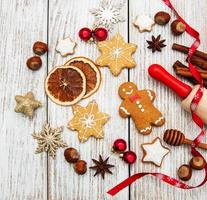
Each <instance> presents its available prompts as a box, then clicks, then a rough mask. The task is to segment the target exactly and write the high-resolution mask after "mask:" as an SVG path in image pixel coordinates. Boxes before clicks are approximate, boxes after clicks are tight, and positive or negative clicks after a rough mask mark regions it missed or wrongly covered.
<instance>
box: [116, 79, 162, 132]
mask: <svg viewBox="0 0 207 200" xmlns="http://www.w3.org/2000/svg"><path fill="white" fill-rule="evenodd" d="M119 96H120V97H121V98H122V99H123V101H122V103H121V105H120V107H119V114H120V116H121V117H123V118H126V117H131V118H132V119H133V121H134V123H135V126H136V128H137V129H138V131H139V132H140V133H141V134H143V135H148V134H150V133H151V131H152V125H154V126H162V125H163V124H164V123H165V119H164V117H163V116H162V113H161V112H160V111H159V110H158V109H157V108H155V107H154V105H153V101H154V99H155V93H154V92H153V91H152V90H138V88H137V86H136V85H135V84H134V83H133V82H126V83H123V84H122V85H121V86H120V87H119Z"/></svg>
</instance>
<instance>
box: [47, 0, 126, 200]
mask: <svg viewBox="0 0 207 200" xmlns="http://www.w3.org/2000/svg"><path fill="white" fill-rule="evenodd" d="M116 2H118V1H116ZM98 5H99V1H93V0H86V1H84V3H83V1H67V0H64V1H51V2H50V5H49V15H50V21H49V46H50V50H51V54H50V55H49V69H52V68H53V67H54V66H55V65H61V64H63V63H65V61H66V60H67V59H69V58H71V57H72V56H68V57H67V58H62V57H61V56H60V54H58V53H57V52H55V47H56V43H57V41H58V39H62V38H64V37H67V36H68V35H69V36H71V37H72V38H73V39H74V40H75V41H76V42H77V43H78V45H77V48H76V50H75V54H74V56H79V55H84V56H86V57H89V58H91V59H92V60H95V59H96V58H97V56H98V55H99V52H98V50H97V48H96V45H95V44H89V43H85V42H83V41H81V40H80V39H79V37H78V31H79V30H80V28H82V27H85V26H86V27H92V23H93V20H94V18H93V16H92V15H91V14H90V13H89V9H92V8H94V7H95V8H96V7H98ZM123 16H125V18H126V21H125V22H124V23H121V24H120V25H118V26H114V27H115V29H114V31H113V32H112V33H111V35H114V34H115V33H116V32H117V31H120V32H121V33H122V35H123V36H124V37H125V39H127V4H125V7H124V9H123ZM101 73H102V84H101V87H100V89H99V90H98V92H97V93H96V94H94V95H93V96H91V97H90V98H87V99H85V100H83V101H81V102H80V104H81V105H83V106H86V105H87V104H88V103H89V102H90V101H91V100H93V99H95V100H96V102H97V103H98V105H99V108H100V110H101V111H102V112H105V113H108V114H110V117H111V118H110V120H109V122H108V123H106V125H105V126H104V132H105V138H104V139H101V140H97V139H95V138H90V139H89V140H88V141H87V142H85V143H83V144H82V143H80V142H79V141H78V137H77V132H74V131H70V130H68V129H67V128H65V130H64V137H65V141H66V142H67V143H68V145H69V146H73V147H75V148H77V149H78V150H79V151H80V154H81V159H83V160H86V161H87V163H88V167H89V166H91V165H93V163H92V161H91V158H94V159H98V157H99V154H101V155H103V157H105V158H106V157H108V156H110V162H111V163H112V164H114V165H115V166H119V167H116V168H114V169H112V171H113V175H107V176H106V178H105V180H102V178H101V177H100V176H96V177H93V174H94V173H95V172H94V171H92V170H89V169H88V172H87V174H86V175H84V176H78V175H77V174H76V173H75V172H74V170H73V166H72V165H70V164H68V163H67V162H66V161H65V159H64V157H63V150H60V151H58V154H57V159H56V160H55V161H53V160H49V174H50V176H49V178H50V180H49V199H52V200H60V199H70V200H85V199H108V198H109V196H108V195H107V194H106V191H107V189H109V188H110V187H112V186H113V185H115V184H116V183H117V181H121V180H123V179H124V178H126V177H128V166H127V165H125V164H123V163H122V160H121V159H119V158H118V156H117V155H111V152H110V150H111V145H112V143H113V141H114V140H115V139H116V138H118V137H123V138H125V139H126V140H128V125H127V121H125V120H117V118H118V117H119V116H118V106H119V104H120V99H119V97H118V95H117V89H118V86H119V85H120V83H121V82H123V81H126V80H127V73H128V71H127V70H124V71H123V72H122V74H121V75H120V76H119V77H118V78H115V77H113V76H112V75H111V73H110V71H109V69H107V68H101ZM48 108H49V121H50V122H51V124H53V125H56V124H57V125H65V126H66V125H67V123H68V121H69V119H71V118H72V116H73V115H72V112H71V111H72V110H71V107H60V106H58V105H55V104H54V103H52V102H51V101H50V100H49V104H48ZM121 197H123V199H128V190H126V191H125V192H124V193H122V194H121V195H118V196H117V197H115V199H120V198H121Z"/></svg>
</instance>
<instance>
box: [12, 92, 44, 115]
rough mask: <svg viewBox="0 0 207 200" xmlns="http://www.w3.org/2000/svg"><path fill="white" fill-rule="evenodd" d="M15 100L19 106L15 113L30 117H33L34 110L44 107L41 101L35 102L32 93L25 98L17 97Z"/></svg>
mask: <svg viewBox="0 0 207 200" xmlns="http://www.w3.org/2000/svg"><path fill="white" fill-rule="evenodd" d="M15 100H16V102H17V105H16V107H15V112H17V113H23V114H25V115H26V116H28V117H30V118H31V117H33V113H34V110H36V109H37V108H39V107H41V106H42V103H41V102H40V101H37V100H35V98H34V95H33V93H32V92H28V93H27V94H26V95H25V96H21V95H16V96H15Z"/></svg>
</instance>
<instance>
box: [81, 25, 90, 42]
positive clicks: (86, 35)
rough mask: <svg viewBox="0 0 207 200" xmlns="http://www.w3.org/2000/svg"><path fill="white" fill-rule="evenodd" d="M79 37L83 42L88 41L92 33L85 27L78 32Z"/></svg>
mask: <svg viewBox="0 0 207 200" xmlns="http://www.w3.org/2000/svg"><path fill="white" fill-rule="evenodd" d="M79 37H80V38H81V39H82V40H84V41H88V40H89V39H90V38H91V37H92V31H91V30H90V29H89V28H86V27H85V28H82V29H81V30H80V31H79Z"/></svg>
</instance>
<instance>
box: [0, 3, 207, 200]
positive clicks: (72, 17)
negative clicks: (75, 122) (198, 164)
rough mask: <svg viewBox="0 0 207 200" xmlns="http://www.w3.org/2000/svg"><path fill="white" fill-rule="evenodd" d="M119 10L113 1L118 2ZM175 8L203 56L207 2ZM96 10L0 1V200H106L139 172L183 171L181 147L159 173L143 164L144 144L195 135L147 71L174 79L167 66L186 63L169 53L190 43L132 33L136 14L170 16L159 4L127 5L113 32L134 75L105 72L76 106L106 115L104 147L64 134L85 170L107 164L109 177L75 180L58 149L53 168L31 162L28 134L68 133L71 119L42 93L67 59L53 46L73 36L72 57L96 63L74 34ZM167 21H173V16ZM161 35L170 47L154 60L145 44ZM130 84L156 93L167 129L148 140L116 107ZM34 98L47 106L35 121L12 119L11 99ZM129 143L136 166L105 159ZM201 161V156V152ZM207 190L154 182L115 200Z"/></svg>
mask: <svg viewBox="0 0 207 200" xmlns="http://www.w3.org/2000/svg"><path fill="white" fill-rule="evenodd" d="M116 2H118V0H117V1H116ZM172 2H173V3H174V4H175V7H176V8H177V9H178V11H179V12H180V13H181V14H182V16H183V17H184V18H185V19H186V20H187V21H188V22H189V23H190V24H192V25H193V26H194V27H195V28H196V29H197V30H198V31H200V33H201V40H202V45H201V49H203V50H205V49H206V42H207V34H206V33H207V23H206V22H207V20H206V18H207V13H206V10H207V2H206V0H182V1H179V0H173V1H172ZM98 5H99V1H98V0H96V1H94V0H70V1H69V0H50V1H49V0H1V1H0V38H1V45H0V55H1V57H0V80H1V84H0V94H1V95H0V111H1V114H0V126H1V128H0V199H1V200H46V199H48V200H63V199H64V200H97V199H100V200H105V199H111V197H110V196H109V195H107V194H106V191H107V190H108V189H109V188H111V187H112V186H114V185H116V184H117V183H118V182H120V181H122V180H123V179H125V178H127V177H128V176H129V175H130V174H131V175H132V174H134V173H136V172H141V171H157V172H163V173H167V174H169V175H171V176H173V177H176V170H177V168H178V167H179V166H180V165H181V164H183V163H188V161H189V159H190V158H191V155H190V154H189V150H188V148H185V147H183V146H180V147H176V148H173V147H170V148H171V153H170V154H169V155H168V156H167V157H166V158H165V159H164V162H163V165H162V167H161V168H157V167H155V166H154V165H151V164H143V163H142V162H141V158H142V155H143V153H142V150H141V148H140V145H141V144H142V143H143V142H150V141H152V139H154V138H155V137H157V136H160V137H162V136H163V132H164V130H165V129H167V128H177V129H180V130H181V131H183V132H185V133H186V135H187V136H188V137H189V138H193V137H194V136H196V134H197V133H198V129H197V128H196V127H195V126H194V125H193V124H192V122H191V117H190V115H188V114H187V113H186V112H184V111H183V110H181V108H180V105H179V99H178V98H177V97H176V96H175V95H174V94H173V93H172V92H171V91H170V90H168V89H166V88H165V87H163V86H161V85H160V84H159V83H157V82H156V81H154V80H152V79H151V78H150V77H149V76H148V73H147V68H148V66H149V65H150V64H152V63H160V64H162V65H164V66H165V67H166V68H167V70H168V71H170V72H172V73H173V69H172V64H173V63H174V62H175V61H176V60H177V59H179V60H181V61H184V59H185V56H184V55H183V54H181V53H178V52H173V51H172V50H171V45H172V43H173V42H177V43H182V44H185V45H190V44H191V43H192V39H191V38H190V37H189V36H188V35H187V34H183V35H182V36H180V37H174V36H172V34H171V32H170V26H169V25H167V26H165V27H161V26H158V25H157V26H155V27H154V28H153V31H152V32H150V33H143V34H140V33H139V32H138V31H137V29H136V28H135V27H134V26H133V25H132V21H133V20H134V18H135V16H136V15H138V14H142V13H146V14H148V15H151V16H152V17H153V16H154V14H155V13H156V12H157V11H160V10H166V11H168V12H170V13H171V11H170V10H169V9H168V8H167V7H166V6H165V5H164V4H163V3H162V1H161V0H129V1H125V6H124V9H123V10H122V11H123V13H122V14H123V16H124V17H125V18H126V21H125V22H124V23H120V24H118V25H115V26H114V30H113V32H112V33H110V36H113V35H114V34H115V33H116V32H117V31H119V32H120V33H121V34H122V35H123V36H124V37H125V39H126V40H128V41H129V42H132V43H135V44H137V45H138V49H137V51H136V53H135V55H134V57H135V60H136V62H137V66H136V68H134V69H132V70H130V71H128V70H126V69H125V70H123V71H122V73H121V75H120V76H119V77H117V78H115V77H113V76H112V75H111V73H110V72H109V70H108V69H107V68H102V69H101V72H102V76H103V81H102V84H101V88H100V89H99V90H98V92H97V93H96V94H95V95H93V96H92V97H90V98H89V99H86V100H84V101H81V102H80V104H82V105H86V104H87V103H88V102H89V101H90V100H92V99H95V100H96V101H97V102H98V104H99V106H100V109H101V110H102V111H104V112H106V113H109V114H110V115H111V119H110V121H109V122H108V123H107V124H106V125H105V128H104V129H105V138H104V139H103V140H96V139H94V138H91V139H89V141H88V142H86V143H84V144H80V143H79V141H78V139H77V134H76V133H75V132H72V131H69V130H68V129H67V128H65V129H64V133H63V138H64V140H65V141H66V142H67V144H68V145H69V146H73V147H75V148H77V149H78V150H79V151H80V153H81V158H82V159H84V160H86V161H87V163H88V166H91V165H92V161H91V158H95V159H97V158H98V155H99V154H101V155H103V156H104V157H107V156H110V162H111V163H112V164H114V165H115V166H116V167H115V168H114V169H113V175H107V176H106V177H105V180H102V178H101V177H100V176H97V177H93V174H94V171H91V170H88V172H87V173H86V174H85V175H84V176H78V175H77V174H76V173H74V170H73V169H72V165H69V164H68V163H67V162H66V161H65V159H64V156H63V152H64V150H63V149H60V150H58V152H57V157H56V160H53V159H51V158H50V157H48V156H47V154H46V153H42V154H38V155H36V154H34V151H35V148H36V145H37V144H36V141H35V140H33V138H32V136H31V134H32V133H33V131H40V130H41V128H42V125H43V123H44V122H45V121H48V122H50V123H51V125H52V126H53V127H55V126H60V125H65V126H66V124H67V123H68V120H69V119H70V118H71V117H72V113H71V107H61V106H58V105H56V104H54V103H52V102H51V101H50V100H48V98H47V97H46V95H45V93H44V79H45V77H46V75H47V73H48V71H49V70H51V69H52V68H53V67H54V66H55V65H60V64H63V63H64V62H65V61H66V60H67V59H69V58H71V56H68V57H67V58H62V57H61V56H60V55H59V54H58V53H56V52H55V46H56V43H57V40H58V39H61V38H63V37H65V36H68V35H70V36H71V37H72V38H73V39H74V40H75V41H76V42H77V43H78V46H77V48H76V53H75V55H76V56H77V55H84V56H86V57H90V58H91V59H93V60H95V59H96V57H97V56H98V55H99V52H98V51H97V49H96V48H95V45H94V44H88V43H84V42H82V41H80V39H79V37H78V34H77V33H78V31H79V29H80V28H82V27H85V26H89V27H90V26H92V23H93V20H94V18H93V16H92V15H91V14H90V13H89V11H88V10H89V9H90V8H95V7H97V6H98ZM171 15H172V18H173V19H174V18H175V16H174V15H173V14H172V13H171ZM152 34H153V35H155V36H157V35H158V34H161V35H162V37H163V38H165V39H166V44H167V47H166V48H164V49H163V51H162V53H155V54H152V53H151V51H150V50H149V49H147V48H146V47H147V43H146V40H147V39H150V38H151V35H152ZM37 40H42V41H45V42H47V43H48V45H49V54H48V56H47V55H45V56H43V57H42V61H43V66H42V68H41V69H40V70H39V71H36V72H32V71H30V70H28V69H27V67H26V65H25V62H26V59H27V58H28V57H29V56H31V55H33V52H32V49H31V47H32V44H33V43H34V42H35V41H37ZM129 79H130V80H131V81H134V82H135V83H136V84H137V85H138V87H139V88H140V89H144V88H150V89H153V90H154V91H156V93H157V98H156V100H155V105H156V106H157V107H159V109H160V110H161V111H162V112H163V113H164V115H165V117H166V124H165V125H164V126H163V127H161V128H154V129H153V132H152V133H151V134H150V135H149V136H142V135H140V134H138V133H137V131H136V129H135V127H134V124H133V122H131V121H128V120H126V119H121V118H120V117H119V114H118V106H119V104H120V102H121V100H120V98H119V96H118V94H117V91H118V87H119V85H120V84H121V83H122V82H125V81H127V80H129ZM30 90H32V91H33V92H34V94H35V96H36V98H37V99H39V100H41V101H42V102H43V103H44V106H43V107H42V108H40V109H39V110H37V112H36V115H35V117H34V118H33V119H32V120H29V119H28V118H26V117H23V116H22V115H21V114H17V113H15V112H14V107H15V101H14V96H15V95H16V94H25V93H26V92H28V91H30ZM120 137H121V138H124V139H126V140H127V141H129V145H130V147H129V148H130V149H131V150H134V151H135V152H136V153H137V156H138V160H137V162H136V164H134V165H132V166H131V167H129V166H128V165H127V164H125V163H123V161H122V160H121V159H119V158H118V156H117V155H113V154H112V153H111V151H110V149H111V145H112V143H113V141H114V140H115V139H117V138H120ZM203 153H204V154H205V155H206V152H203ZM202 178H203V172H193V178H192V180H191V181H190V183H191V184H196V183H198V182H199V181H200V180H201V179H202ZM206 191H207V186H204V187H202V188H200V189H196V190H192V191H184V190H182V191H181V190H179V189H176V188H172V187H170V186H168V185H166V184H164V183H161V182H160V181H158V180H156V179H155V178H152V177H145V178H143V179H141V180H139V181H137V182H136V183H134V184H133V185H131V187H130V188H126V189H124V190H123V191H121V192H120V193H119V194H118V195H117V196H115V197H114V199H123V200H126V199H130V200H137V199H144V200H149V199H150V200H151V199H155V200H158V199H159V200H165V199H168V200H174V199H176V200H177V199H179V200H183V199H188V200H189V199H193V200H196V199H199V200H201V199H206Z"/></svg>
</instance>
